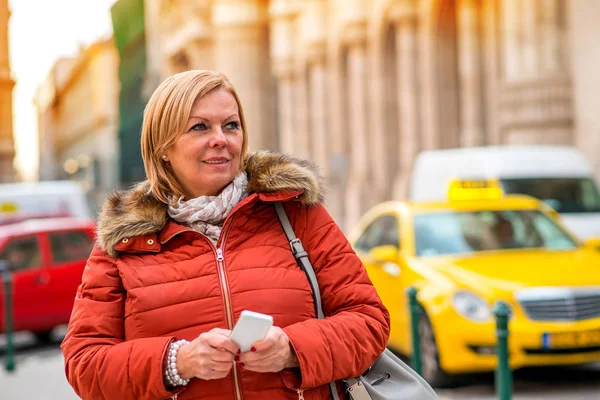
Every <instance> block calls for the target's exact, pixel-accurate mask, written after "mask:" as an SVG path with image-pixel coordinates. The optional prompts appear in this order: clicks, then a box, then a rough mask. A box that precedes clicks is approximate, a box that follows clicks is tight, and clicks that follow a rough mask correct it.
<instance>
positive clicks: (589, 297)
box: [517, 290, 600, 321]
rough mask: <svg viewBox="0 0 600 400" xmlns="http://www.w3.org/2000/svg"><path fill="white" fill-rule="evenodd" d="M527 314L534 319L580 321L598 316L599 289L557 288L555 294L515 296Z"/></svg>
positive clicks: (599, 308)
mask: <svg viewBox="0 0 600 400" xmlns="http://www.w3.org/2000/svg"><path fill="white" fill-rule="evenodd" d="M517 298H518V299H519V303H520V304H521V306H522V307H523V309H524V310H525V313H526V314H527V316H528V317H529V318H530V319H532V320H535V321H581V320H585V319H592V318H598V317H600V291H598V292H589V291H586V292H577V291H576V290H572V291H564V290H559V291H557V293H555V296H541V298H538V299H536V298H535V297H534V296H521V298H519V296H517Z"/></svg>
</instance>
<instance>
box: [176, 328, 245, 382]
mask: <svg viewBox="0 0 600 400" xmlns="http://www.w3.org/2000/svg"><path fill="white" fill-rule="evenodd" d="M230 333H231V331H229V330H227V329H219V328H215V329H212V330H211V331H209V332H205V333H203V334H201V335H200V336H198V337H197V338H196V339H194V340H193V341H191V342H190V343H189V344H186V345H184V346H182V347H181V348H180V349H179V351H178V352H177V370H178V371H179V376H181V377H182V378H183V379H188V378H192V377H196V378H199V379H204V380H209V379H221V378H224V377H226V376H227V374H228V373H229V371H230V370H231V367H232V366H233V360H234V358H235V356H236V354H237V353H238V351H239V347H238V345H237V344H235V343H234V342H232V341H231V340H230V339H229V334H230Z"/></svg>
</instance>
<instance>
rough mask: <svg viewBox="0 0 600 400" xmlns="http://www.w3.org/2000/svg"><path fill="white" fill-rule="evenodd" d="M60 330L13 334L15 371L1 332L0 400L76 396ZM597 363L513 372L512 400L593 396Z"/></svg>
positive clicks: (450, 399)
mask: <svg viewBox="0 0 600 400" xmlns="http://www.w3.org/2000/svg"><path fill="white" fill-rule="evenodd" d="M62 335H64V331H61V330H58V331H57V332H55V336H54V338H53V339H54V340H53V341H52V343H50V344H48V345H38V344H36V343H35V341H34V340H33V337H32V336H30V335H28V334H19V335H17V339H16V344H17V357H16V362H17V369H16V371H15V372H14V373H12V374H8V373H7V372H6V371H5V370H4V346H5V339H4V337H3V336H1V335H0V349H1V350H0V360H1V361H2V369H0V388H1V391H0V398H1V399H2V400H31V399H36V400H59V399H60V400H77V399H78V397H77V396H76V395H75V393H74V392H73V389H71V387H70V386H69V384H68V383H67V381H66V379H65V376H64V369H63V358H62V353H61V351H60V349H59V347H58V345H59V344H60V340H61V338H62ZM598 376H600V363H595V364H590V365H583V366H576V367H544V368H532V369H526V370H521V371H517V372H516V373H515V375H514V382H515V385H514V389H515V390H514V396H513V399H514V400H566V399H568V400H597V399H599V398H600V385H599V384H598ZM437 392H438V393H439V395H440V399H441V400H454V399H456V400H458V399H461V400H495V399H496V396H495V392H494V376H493V374H480V375H474V376H470V377H468V378H465V383H464V385H462V386H461V387H459V388H456V389H444V390H438V391H437Z"/></svg>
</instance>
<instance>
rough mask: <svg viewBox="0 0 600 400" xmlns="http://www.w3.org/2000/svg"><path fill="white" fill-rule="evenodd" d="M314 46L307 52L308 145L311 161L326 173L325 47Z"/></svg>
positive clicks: (326, 107)
mask: <svg viewBox="0 0 600 400" xmlns="http://www.w3.org/2000/svg"><path fill="white" fill-rule="evenodd" d="M324 46H325V45H324V43H323V44H322V45H315V46H314V47H312V48H311V49H310V52H309V59H308V61H309V64H308V84H309V94H310V99H309V102H308V103H309V110H310V112H309V114H310V116H309V118H310V125H309V129H310V137H311V140H310V145H311V153H312V159H313V160H314V161H315V162H316V163H317V164H318V165H319V167H320V168H321V169H322V170H324V172H327V159H328V156H329V146H328V136H329V134H330V133H329V132H328V129H327V115H328V104H327V87H326V86H327V71H326V69H325V47H324Z"/></svg>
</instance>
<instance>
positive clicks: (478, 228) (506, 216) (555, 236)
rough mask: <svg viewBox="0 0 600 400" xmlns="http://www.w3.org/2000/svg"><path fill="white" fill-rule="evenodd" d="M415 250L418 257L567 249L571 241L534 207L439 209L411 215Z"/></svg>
mask: <svg viewBox="0 0 600 400" xmlns="http://www.w3.org/2000/svg"><path fill="white" fill-rule="evenodd" d="M414 223H415V243H416V252H417V255H418V256H420V257H424V256H436V255H441V254H460V253H471V252H475V251H488V250H506V249H526V248H528V249H533V248H544V249H549V250H569V249H573V248H575V247H576V244H575V242H573V240H572V239H571V238H570V237H569V236H568V235H567V234H566V233H565V232H564V231H563V230H562V229H561V228H560V227H559V226H558V225H556V223H554V221H553V220H552V219H550V218H548V217H547V216H546V215H545V214H543V213H541V212H539V211H537V210H502V211H491V210H490V211H473V212H443V213H431V214H421V215H418V216H416V217H415V221H414Z"/></svg>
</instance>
